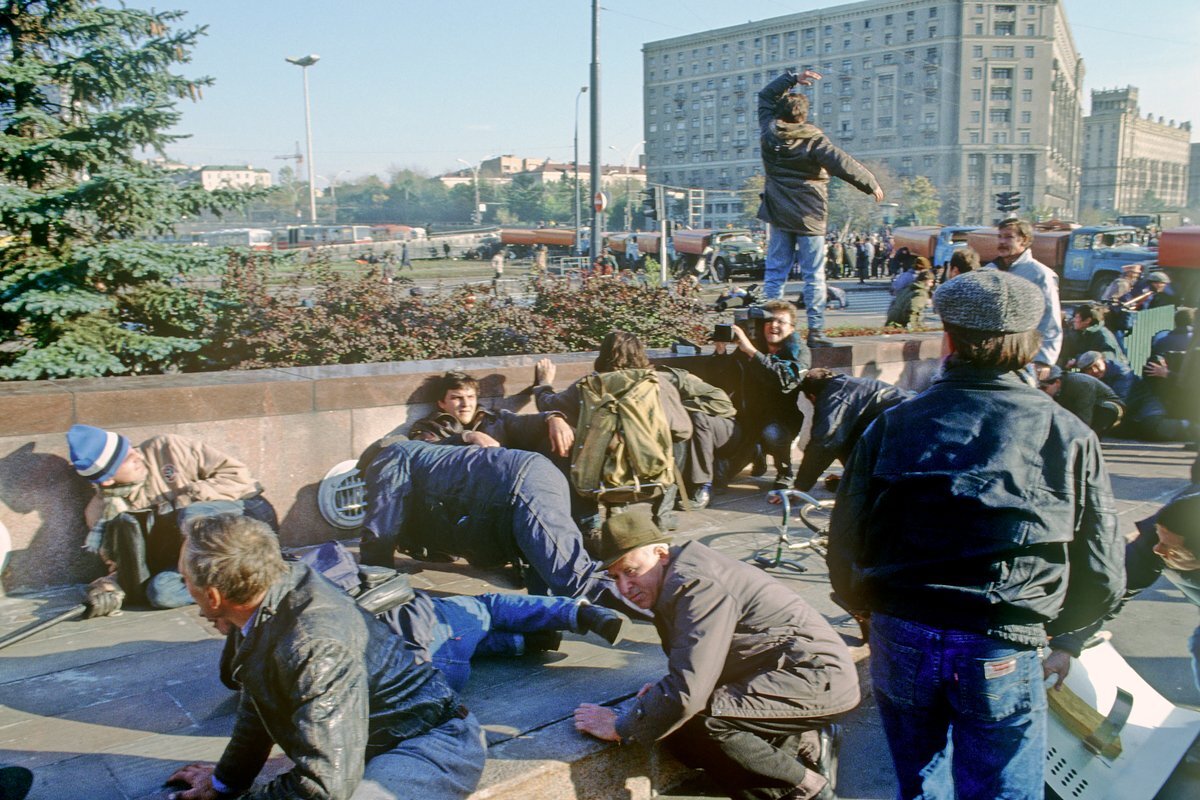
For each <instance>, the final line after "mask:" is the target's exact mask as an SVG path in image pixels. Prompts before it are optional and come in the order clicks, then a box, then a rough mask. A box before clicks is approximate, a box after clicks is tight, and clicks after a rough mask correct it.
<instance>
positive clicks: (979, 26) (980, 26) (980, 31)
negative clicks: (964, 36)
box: [975, 22, 983, 36]
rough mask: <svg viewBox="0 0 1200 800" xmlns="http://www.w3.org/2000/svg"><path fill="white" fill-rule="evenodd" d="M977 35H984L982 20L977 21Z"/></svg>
mask: <svg viewBox="0 0 1200 800" xmlns="http://www.w3.org/2000/svg"><path fill="white" fill-rule="evenodd" d="M975 35H976V36H983V23H982V22H976V23H975Z"/></svg>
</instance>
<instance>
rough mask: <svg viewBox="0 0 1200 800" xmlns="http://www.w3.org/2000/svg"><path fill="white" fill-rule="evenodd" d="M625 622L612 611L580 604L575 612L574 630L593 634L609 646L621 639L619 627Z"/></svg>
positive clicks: (589, 604) (588, 604)
mask: <svg viewBox="0 0 1200 800" xmlns="http://www.w3.org/2000/svg"><path fill="white" fill-rule="evenodd" d="M624 624H625V621H624V620H623V619H621V615H620V614H618V613H617V612H615V611H613V610H612V609H608V608H601V607H600V606H594V605H592V604H591V603H580V604H579V608H578V609H577V610H576V612H575V628H576V630H577V631H578V632H579V633H594V634H596V635H597V636H599V637H600V638H601V639H603V640H604V641H606V642H608V643H609V644H616V643H617V640H618V639H620V638H621V626H622V625H624Z"/></svg>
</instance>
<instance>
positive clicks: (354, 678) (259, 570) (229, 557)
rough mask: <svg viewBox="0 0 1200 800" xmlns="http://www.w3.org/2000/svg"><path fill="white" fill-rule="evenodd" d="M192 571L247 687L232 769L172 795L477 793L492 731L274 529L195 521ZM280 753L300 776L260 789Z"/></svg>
mask: <svg viewBox="0 0 1200 800" xmlns="http://www.w3.org/2000/svg"><path fill="white" fill-rule="evenodd" d="M180 572H181V573H182V574H183V576H184V580H185V581H186V584H187V589H188V592H189V593H190V594H191V596H192V599H193V600H195V601H196V603H197V605H198V606H199V609H200V615H201V616H203V617H204V618H205V619H207V620H209V621H210V622H211V623H212V624H213V626H214V627H215V628H216V629H217V630H218V631H220V632H221V633H224V634H229V633H230V632H231V631H233V632H235V634H234V636H235V644H236V651H235V652H234V655H233V658H232V661H231V663H230V668H231V673H232V674H231V677H232V678H233V679H234V680H235V681H237V682H238V683H240V684H241V687H242V688H241V700H240V702H239V705H238V711H237V718H236V720H235V722H234V728H233V735H232V737H231V739H230V742H229V744H228V745H227V746H226V747H225V752H224V754H223V755H222V756H221V760H220V761H219V762H218V763H217V764H215V765H213V764H189V765H188V766H185V767H183V768H182V769H180V770H178V771H176V772H175V773H174V774H173V775H171V777H170V778H169V779H168V782H169V783H172V784H176V785H177V786H181V787H183V786H186V787H187V788H186V789H184V790H182V791H178V792H176V793H175V794H173V795H172V797H173V798H175V799H176V800H214V799H215V798H222V797H233V796H235V795H236V796H241V797H246V798H276V797H278V798H282V797H312V798H330V799H331V800H332V798H343V799H344V798H352V800H365V798H409V797H419V798H421V800H440V799H441V798H446V800H450V798H465V797H467V796H468V795H470V794H471V792H472V791H473V790H474V789H475V786H476V785H477V784H478V782H479V777H480V774H481V773H482V771H483V763H484V756H485V754H484V748H483V742H482V734H481V731H480V728H479V723H478V722H477V721H476V719H475V717H474V716H473V715H471V714H470V712H468V711H467V709H466V707H464V706H463V705H461V704H460V703H459V700H458V697H457V695H455V694H454V692H453V691H452V690H451V689H450V687H449V686H448V685H447V684H446V680H445V678H444V677H443V676H442V674H441V673H440V672H438V671H437V670H436V669H434V668H433V667H432V666H431V665H430V664H428V663H423V664H418V663H416V661H414V659H413V655H412V653H411V652H410V651H409V650H407V649H406V648H405V647H404V645H403V643H402V642H401V641H400V640H399V639H398V638H397V637H395V636H394V635H393V634H392V633H391V632H390V631H389V630H388V629H387V628H386V627H385V626H384V625H383V623H381V622H380V621H378V620H376V619H375V618H374V617H372V616H371V615H370V614H368V613H367V612H366V611H364V610H363V609H361V608H359V607H358V606H356V605H355V604H354V601H353V600H352V599H351V598H349V597H348V596H347V595H345V594H343V593H342V592H341V591H340V590H338V589H337V588H336V587H335V586H334V585H333V584H331V583H329V581H327V580H326V579H325V578H324V577H322V576H321V575H319V574H318V573H316V572H314V571H313V570H311V569H310V568H309V567H308V566H307V565H305V564H300V563H293V564H287V563H285V562H284V560H283V557H282V556H281V555H280V553H279V544H278V542H277V541H276V539H275V535H274V534H273V533H271V530H270V528H268V527H267V526H266V525H264V524H263V523H261V522H258V521H257V520H252V519H249V518H246V517H236V516H233V515H228V514H226V515H220V516H216V517H207V518H203V519H200V520H198V521H196V522H195V523H193V524H192V526H191V529H190V531H189V533H188V537H187V540H186V542H185V543H184V547H183V551H182V553H181V554H180ZM273 744H275V745H278V746H279V747H280V749H281V750H283V752H284V755H286V756H287V757H288V758H289V759H291V761H292V763H293V765H294V766H293V768H292V770H291V771H289V772H286V773H284V774H282V775H280V776H278V777H276V778H274V779H273V780H271V781H270V782H269V783H267V784H265V785H263V786H259V787H253V788H252V784H253V783H254V780H255V777H256V776H257V775H258V773H259V771H260V770H261V769H262V767H263V765H264V764H265V763H266V760H267V756H268V755H269V754H270V751H271V747H272V745H273ZM434 765H436V766H434ZM243 793H244V794H243Z"/></svg>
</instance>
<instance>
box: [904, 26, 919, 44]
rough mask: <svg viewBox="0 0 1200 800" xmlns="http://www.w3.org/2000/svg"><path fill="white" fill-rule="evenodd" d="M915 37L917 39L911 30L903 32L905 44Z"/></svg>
mask: <svg viewBox="0 0 1200 800" xmlns="http://www.w3.org/2000/svg"><path fill="white" fill-rule="evenodd" d="M916 37H917V32H916V31H914V30H913V29H912V28H909V29H908V30H906V31H905V32H904V41H906V42H911V41H912V40H913V39H915V38H916Z"/></svg>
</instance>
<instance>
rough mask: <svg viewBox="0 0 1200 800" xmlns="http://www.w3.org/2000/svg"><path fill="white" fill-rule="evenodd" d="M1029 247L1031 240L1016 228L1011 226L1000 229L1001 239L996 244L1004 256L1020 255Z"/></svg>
mask: <svg viewBox="0 0 1200 800" xmlns="http://www.w3.org/2000/svg"><path fill="white" fill-rule="evenodd" d="M1028 248H1029V240H1028V239H1026V238H1025V237H1024V236H1022V235H1021V232H1020V231H1018V230H1017V229H1016V228H1012V227H1009V228H1002V229H1001V230H1000V240H999V241H998V242H997V244H996V251H997V252H998V253H999V254H1000V256H1001V257H1002V258H1011V257H1013V256H1019V255H1021V253H1023V252H1025V251H1026V250H1027V249H1028Z"/></svg>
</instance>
